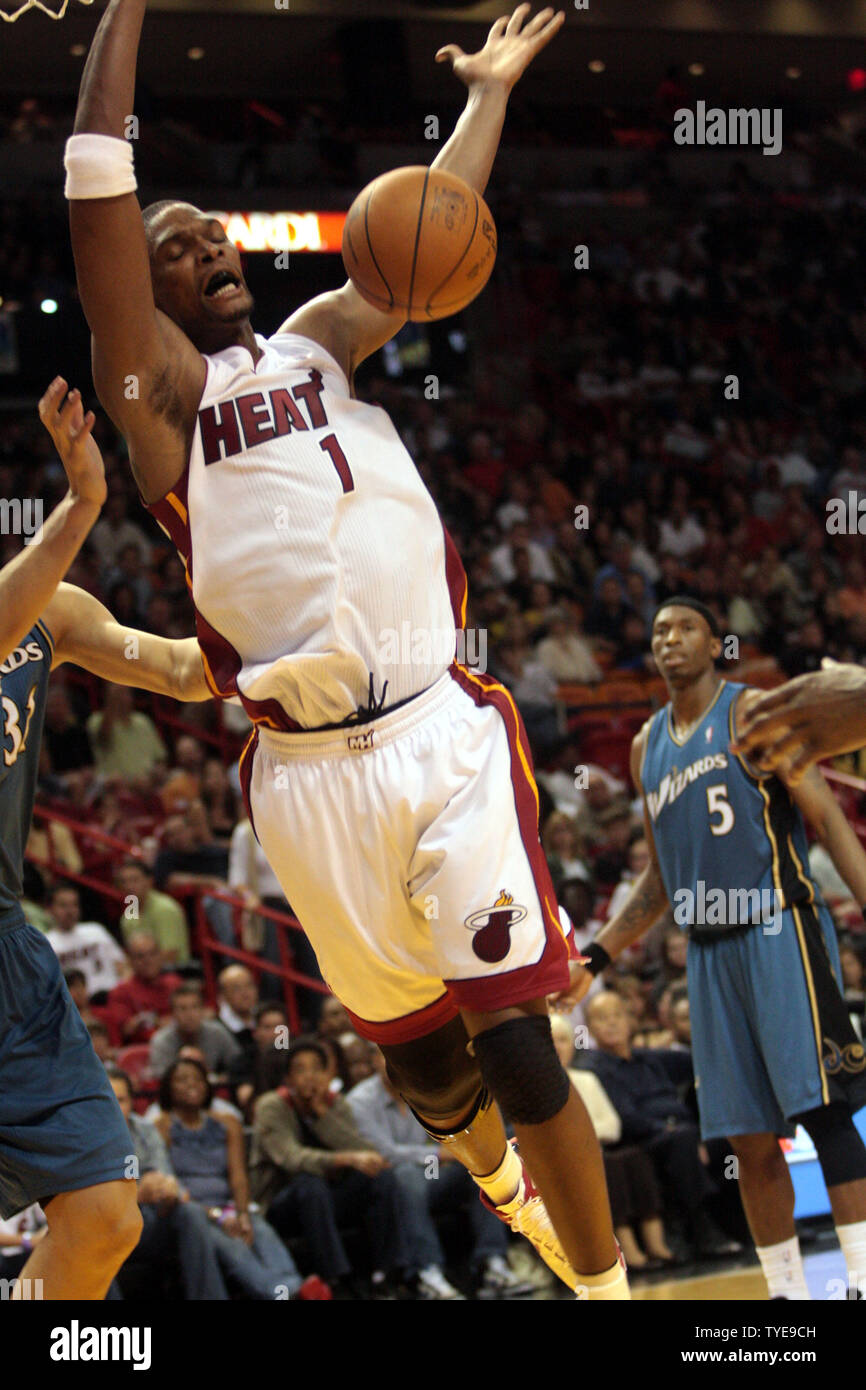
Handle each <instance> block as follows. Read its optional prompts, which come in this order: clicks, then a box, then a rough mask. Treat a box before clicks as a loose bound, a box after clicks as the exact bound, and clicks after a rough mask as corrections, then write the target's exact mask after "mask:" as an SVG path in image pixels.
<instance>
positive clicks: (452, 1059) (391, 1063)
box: [382, 1018, 483, 1136]
mask: <svg viewBox="0 0 866 1390" xmlns="http://www.w3.org/2000/svg"><path fill="white" fill-rule="evenodd" d="M468 1043H469V1034H468V1033H467V1032H466V1027H465V1025H464V1023H463V1020H462V1019H461V1018H455V1019H453V1020H452V1021H451V1022H450V1023H446V1024H445V1026H444V1027H443V1028H437V1030H436V1032H435V1033H428V1034H427V1036H426V1037H424V1038H417V1039H416V1040H415V1041H414V1042H408V1043H386V1044H383V1046H382V1053H383V1054H384V1057H385V1063H386V1066H387V1069H388V1076H389V1078H390V1080H391V1084H392V1085H393V1086H396V1088H397V1090H398V1091H399V1092H400V1095H401V1096H402V1097H403V1099H404V1100H405V1102H406V1104H407V1105H408V1106H409V1108H410V1109H411V1110H412V1111H413V1112H414V1113H415V1114H416V1115H417V1116H418V1118H419V1119H420V1120H421V1123H422V1124H423V1125H424V1126H425V1128H427V1129H428V1131H429V1132H430V1133H432V1134H434V1135H437V1136H438V1134H439V1130H438V1129H436V1128H435V1126H436V1121H437V1118H438V1117H439V1116H441V1117H442V1118H443V1119H444V1118H445V1117H446V1116H449V1117H450V1116H451V1115H455V1114H456V1115H461V1116H466V1117H468V1118H466V1119H464V1120H462V1121H461V1124H460V1126H459V1128H460V1129H461V1130H462V1129H465V1128H466V1127H467V1125H469V1124H471V1122H472V1120H473V1119H474V1118H475V1116H476V1114H477V1113H478V1110H479V1109H480V1106H481V1104H482V1100H483V1085H482V1081H481V1068H480V1066H479V1064H478V1062H477V1060H476V1058H475V1057H473V1056H471V1055H470V1054H469V1053H468V1052H467V1050H466V1049H467V1046H468ZM422 1117H423V1118H422Z"/></svg>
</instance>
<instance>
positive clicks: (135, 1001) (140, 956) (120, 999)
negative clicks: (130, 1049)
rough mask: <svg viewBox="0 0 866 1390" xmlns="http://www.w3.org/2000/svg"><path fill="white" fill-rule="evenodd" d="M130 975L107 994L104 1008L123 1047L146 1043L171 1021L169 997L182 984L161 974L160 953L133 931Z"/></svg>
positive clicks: (176, 977)
mask: <svg viewBox="0 0 866 1390" xmlns="http://www.w3.org/2000/svg"><path fill="white" fill-rule="evenodd" d="M126 954H127V956H128V957H129V960H130V962H131V964H132V975H131V976H130V978H129V979H128V980H123V981H121V983H120V984H119V985H115V987H114V989H112V990H110V991H109V994H108V1008H109V1010H110V1011H111V1017H112V1020H113V1022H114V1024H115V1026H116V1029H117V1032H118V1034H119V1038H120V1041H121V1042H122V1043H123V1045H124V1046H129V1045H130V1044H131V1043H146V1042H150V1039H151V1038H152V1036H153V1034H154V1033H155V1032H156V1030H157V1028H159V1027H161V1026H162V1024H163V1023H170V1022H171V996H172V993H173V991H174V990H176V989H177V987H178V985H181V984H183V981H182V980H181V978H180V976H179V975H174V974H171V973H168V974H163V969H162V967H163V953H162V951H161V950H160V949H159V947H158V946H157V944H156V942H155V940H154V939H153V937H152V936H148V934H147V932H137V933H136V935H135V936H134V937H133V938H132V940H131V941H130V943H129V946H128V947H127V951H126Z"/></svg>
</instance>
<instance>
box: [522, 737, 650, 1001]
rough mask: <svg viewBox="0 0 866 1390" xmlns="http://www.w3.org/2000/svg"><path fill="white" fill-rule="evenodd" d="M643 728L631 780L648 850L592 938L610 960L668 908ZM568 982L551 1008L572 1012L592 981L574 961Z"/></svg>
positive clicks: (635, 746)
mask: <svg viewBox="0 0 866 1390" xmlns="http://www.w3.org/2000/svg"><path fill="white" fill-rule="evenodd" d="M647 727H648V726H647V725H646V724H644V726H643V728H642V729H641V730H640V732H639V733H637V734H636V735H635V737H634V738H633V740H632V745H631V762H630V767H631V779H632V783H633V785H634V786H635V787H638V788H640V792H641V796H642V798H643V820H644V833H645V835H646V842H647V845H648V847H649V854H650V862H649V864H648V865H647V867H646V868H645V869H644V870H643V872H642V873H641V874H639V875H638V877H637V878H636V879H635V882H634V887H633V888H632V890H631V892H630V894H629V896H628V900H627V901H626V902H625V904H624V905H623V907H622V908H621V909H620V911H619V912H618V913H617V914H616V916H615V917H612V918H611V920H610V921H609V922H607V923H605V925H604V926H603V927H602V929H601V931H600V932H599V934H598V936H597V937H596V938H595V939H596V941H597V942H598V944H599V945H600V946H603V947H604V949H605V950H606V951H607V952H608V953H609V955H610V956H611V958H612V959H616V957H617V956H618V955H619V954H620V952H622V951H624V950H625V949H626V947H628V946H631V944H632V942H634V941H638V940H639V939H640V938H641V937H642V936H644V935H646V933H647V932H648V931H649V929H650V927H652V926H654V925H655V923H656V922H657V921H658V920H659V918H660V917H661V916H662V914H663V913H664V912H666V911H667V908H668V906H669V904H668V896H667V893H666V891H665V886H664V883H663V882H662V875H661V869H660V868H659V862H658V856H657V855H656V848H655V840H654V839H653V831H652V821H651V820H650V814H649V811H648V810H647V804H646V797H645V796H644V795H643V786H642V784H641V778H640V768H641V762H642V761H643V752H644V745H645V741H646V733H647ZM569 971H570V974H571V982H570V984H569V987H568V989H565V990H563V991H562V992H561V993H560V994H556V995H553V996H552V998H551V1000H550V1002H551V1003H552V1004H553V1006H554V1008H557V1009H562V1010H564V1011H566V1012H567V1011H568V1010H570V1009H573V1008H574V1006H575V1004H579V1003H580V1001H581V999H583V997H584V995H586V994H587V992H588V990H589V988H590V985H591V984H592V981H593V978H594V977H593V976H592V975H591V974H590V972H589V971H588V970H587V969H586V968H585V967H584V966H582V965H580V964H579V963H578V962H577V961H570V962H569Z"/></svg>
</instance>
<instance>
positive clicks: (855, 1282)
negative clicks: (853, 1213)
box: [836, 1221, 866, 1297]
mask: <svg viewBox="0 0 866 1390" xmlns="http://www.w3.org/2000/svg"><path fill="white" fill-rule="evenodd" d="M836 1235H837V1236H838V1237H839V1244H840V1245H841V1247H842V1254H843V1255H844V1256H845V1264H846V1265H847V1267H848V1288H849V1290H851V1291H852V1295H851V1296H852V1297H853V1296H854V1291H856V1290H857V1289H859V1288H860V1285H861V1283H862V1284H863V1285H864V1290H866V1221H852V1222H851V1223H850V1225H847V1226H837V1227H836Z"/></svg>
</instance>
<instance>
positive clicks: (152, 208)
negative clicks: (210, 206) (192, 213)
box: [141, 198, 193, 241]
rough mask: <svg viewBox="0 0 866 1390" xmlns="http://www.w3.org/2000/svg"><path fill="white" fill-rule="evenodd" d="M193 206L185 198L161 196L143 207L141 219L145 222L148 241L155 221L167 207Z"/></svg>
mask: <svg viewBox="0 0 866 1390" xmlns="http://www.w3.org/2000/svg"><path fill="white" fill-rule="evenodd" d="M192 206H193V205H192V203H187V201H186V199H185V198H161V199H160V200H159V201H158V202H156V203H148V205H147V207H146V208H143V209H142V213H141V220H142V222H143V223H144V234H145V236H146V237H147V239H148V241H150V237H151V227H152V226H153V223H154V222H155V221H156V219H157V217H159V215H160V213H162V212H165V210H166V208H173V207H192Z"/></svg>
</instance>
